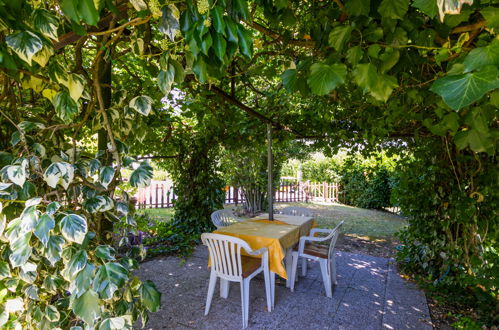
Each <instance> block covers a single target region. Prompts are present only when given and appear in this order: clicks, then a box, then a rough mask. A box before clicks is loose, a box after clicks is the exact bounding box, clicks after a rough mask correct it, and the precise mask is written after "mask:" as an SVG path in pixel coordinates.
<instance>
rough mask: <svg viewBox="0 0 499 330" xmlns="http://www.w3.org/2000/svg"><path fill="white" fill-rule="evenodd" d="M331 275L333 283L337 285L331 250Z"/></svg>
mask: <svg viewBox="0 0 499 330" xmlns="http://www.w3.org/2000/svg"><path fill="white" fill-rule="evenodd" d="M331 276H332V280H333V283H334V285H338V281H337V280H336V259H335V256H334V251H333V256H332V257H331Z"/></svg>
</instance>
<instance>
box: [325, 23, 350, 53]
mask: <svg viewBox="0 0 499 330" xmlns="http://www.w3.org/2000/svg"><path fill="white" fill-rule="evenodd" d="M352 30H353V28H352V27H351V26H350V25H341V26H337V27H335V28H334V29H333V30H332V31H331V32H330V33H329V46H331V47H333V48H334V49H336V50H337V51H338V52H341V50H342V49H343V46H344V45H345V43H346V42H347V41H348V40H350V35H351V33H352Z"/></svg>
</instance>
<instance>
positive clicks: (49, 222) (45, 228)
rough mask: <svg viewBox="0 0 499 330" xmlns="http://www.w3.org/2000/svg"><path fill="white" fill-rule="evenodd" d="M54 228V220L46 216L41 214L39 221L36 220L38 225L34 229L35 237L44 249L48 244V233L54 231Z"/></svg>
mask: <svg viewBox="0 0 499 330" xmlns="http://www.w3.org/2000/svg"><path fill="white" fill-rule="evenodd" d="M54 227H55V221H54V218H52V217H51V216H50V215H48V214H43V215H42V216H41V217H40V220H38V224H37V225H36V229H35V236H36V237H38V239H39V240H40V242H42V244H43V245H44V246H45V247H47V244H48V242H49V232H50V231H51V230H52V229H54Z"/></svg>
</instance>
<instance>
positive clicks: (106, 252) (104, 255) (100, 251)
mask: <svg viewBox="0 0 499 330" xmlns="http://www.w3.org/2000/svg"><path fill="white" fill-rule="evenodd" d="M114 253H115V252H114V249H113V248H112V247H110V246H109V245H99V246H98V247H96V248H95V256H96V257H98V258H101V259H104V260H114V259H115V258H114Z"/></svg>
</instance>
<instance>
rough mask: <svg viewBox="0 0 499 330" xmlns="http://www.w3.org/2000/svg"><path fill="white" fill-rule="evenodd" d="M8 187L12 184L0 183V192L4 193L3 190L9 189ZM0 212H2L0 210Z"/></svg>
mask: <svg viewBox="0 0 499 330" xmlns="http://www.w3.org/2000/svg"><path fill="white" fill-rule="evenodd" d="M10 186H12V183H5V182H0V191H5V190H7V189H9V187H10ZM0 212H2V209H1V208H0Z"/></svg>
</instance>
